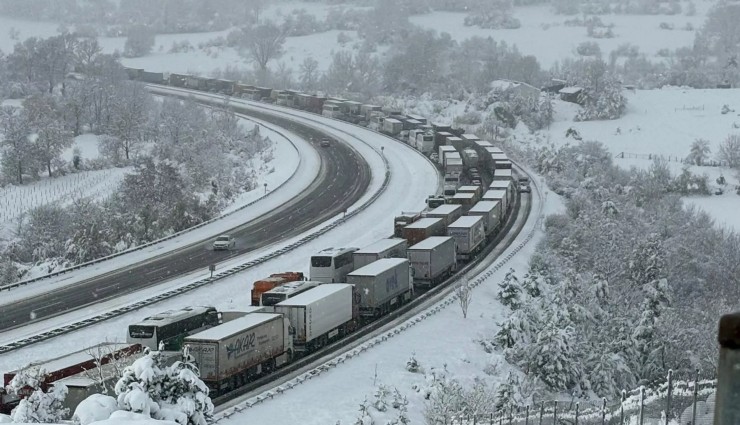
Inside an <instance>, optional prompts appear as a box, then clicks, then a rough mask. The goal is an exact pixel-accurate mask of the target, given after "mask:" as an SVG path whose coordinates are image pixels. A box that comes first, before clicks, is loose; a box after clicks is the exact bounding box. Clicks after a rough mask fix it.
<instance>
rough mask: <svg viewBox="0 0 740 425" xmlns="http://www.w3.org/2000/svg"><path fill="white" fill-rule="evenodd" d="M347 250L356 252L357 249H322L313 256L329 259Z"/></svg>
mask: <svg viewBox="0 0 740 425" xmlns="http://www.w3.org/2000/svg"><path fill="white" fill-rule="evenodd" d="M347 250H353V251H357V248H324V249H322V250H321V251H319V252H317V253H316V254H314V255H326V256H330V257H331V256H334V255H339V254H343V253H344V252H345V251H347Z"/></svg>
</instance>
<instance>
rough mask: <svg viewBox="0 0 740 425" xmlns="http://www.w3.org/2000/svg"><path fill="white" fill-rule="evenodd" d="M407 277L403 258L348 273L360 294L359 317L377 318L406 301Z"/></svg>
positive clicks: (406, 262)
mask: <svg viewBox="0 0 740 425" xmlns="http://www.w3.org/2000/svg"><path fill="white" fill-rule="evenodd" d="M410 275H411V269H410V266H409V260H407V259H406V258H383V259H381V260H378V261H375V262H374V263H370V264H368V265H367V266H365V267H362V268H359V269H357V270H355V271H353V272H352V273H350V274H348V275H347V283H350V284H353V285H355V287H356V288H357V292H358V293H359V294H360V316H365V317H378V316H381V315H383V314H385V313H387V312H388V311H390V310H392V309H394V308H396V307H398V306H399V305H401V304H403V303H405V302H407V301H410V300H411V295H412V290H413V286H412V284H411V276H410Z"/></svg>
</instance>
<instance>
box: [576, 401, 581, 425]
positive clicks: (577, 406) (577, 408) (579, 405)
mask: <svg viewBox="0 0 740 425" xmlns="http://www.w3.org/2000/svg"><path fill="white" fill-rule="evenodd" d="M580 407H581V403H578V402H576V423H575V425H578V411H579V410H580V409H579V408H580Z"/></svg>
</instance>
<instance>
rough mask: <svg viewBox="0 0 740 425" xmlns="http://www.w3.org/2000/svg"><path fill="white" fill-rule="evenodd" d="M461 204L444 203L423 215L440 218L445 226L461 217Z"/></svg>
mask: <svg viewBox="0 0 740 425" xmlns="http://www.w3.org/2000/svg"><path fill="white" fill-rule="evenodd" d="M462 213H463V208H462V205H454V204H444V205H440V206H438V207H437V208H435V209H433V210H431V211H427V212H426V213H425V214H424V216H425V217H428V218H441V219H442V220H443V221H444V223H445V226H447V225H448V224H450V223H452V222H453V221H455V220H457V219H458V218H460V217H462Z"/></svg>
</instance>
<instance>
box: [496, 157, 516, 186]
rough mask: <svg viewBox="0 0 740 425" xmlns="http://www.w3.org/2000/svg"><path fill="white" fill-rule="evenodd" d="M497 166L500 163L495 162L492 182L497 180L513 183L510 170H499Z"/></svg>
mask: <svg viewBox="0 0 740 425" xmlns="http://www.w3.org/2000/svg"><path fill="white" fill-rule="evenodd" d="M499 164H501V163H500V162H496V169H495V170H493V180H494V181H496V180H499V181H510V182H513V181H514V173H512V170H511V168H500V167H499Z"/></svg>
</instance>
